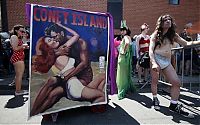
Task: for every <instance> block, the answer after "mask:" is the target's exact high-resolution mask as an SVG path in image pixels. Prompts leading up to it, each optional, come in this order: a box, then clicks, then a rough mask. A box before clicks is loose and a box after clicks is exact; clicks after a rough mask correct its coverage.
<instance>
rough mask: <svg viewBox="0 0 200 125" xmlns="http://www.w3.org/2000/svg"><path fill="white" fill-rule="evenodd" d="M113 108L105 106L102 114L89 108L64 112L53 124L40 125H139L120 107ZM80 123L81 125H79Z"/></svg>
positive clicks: (47, 122) (43, 123)
mask: <svg viewBox="0 0 200 125" xmlns="http://www.w3.org/2000/svg"><path fill="white" fill-rule="evenodd" d="M114 105H115V106H116V107H115V108H113V107H111V106H109V105H106V111H105V112H103V113H94V112H91V110H90V107H80V108H76V109H70V110H67V111H64V113H62V114H61V115H59V116H58V118H57V121H56V122H55V123H54V122H52V121H51V120H44V119H43V120H42V123H41V124H42V125H50V124H52V125H54V124H55V125H59V124H60V125H80V124H81V125H139V123H138V122H137V121H136V120H135V119H134V118H133V117H131V116H130V115H129V114H128V113H127V112H126V111H124V110H123V109H122V108H121V107H120V106H118V105H117V104H114ZM80 121H81V123H80Z"/></svg>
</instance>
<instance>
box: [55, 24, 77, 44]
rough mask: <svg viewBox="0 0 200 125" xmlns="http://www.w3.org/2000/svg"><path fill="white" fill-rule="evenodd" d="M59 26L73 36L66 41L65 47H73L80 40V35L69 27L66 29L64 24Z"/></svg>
mask: <svg viewBox="0 0 200 125" xmlns="http://www.w3.org/2000/svg"><path fill="white" fill-rule="evenodd" d="M58 26H60V27H62V28H64V29H66V30H67V31H68V32H70V33H71V34H72V35H73V36H72V37H71V38H70V39H69V40H67V41H66V43H65V44H64V46H66V47H70V46H71V45H73V44H74V43H75V42H76V41H77V40H78V39H79V37H80V36H79V34H78V33H77V32H75V31H74V30H72V29H70V28H68V27H65V26H63V25H62V24H60V23H58Z"/></svg>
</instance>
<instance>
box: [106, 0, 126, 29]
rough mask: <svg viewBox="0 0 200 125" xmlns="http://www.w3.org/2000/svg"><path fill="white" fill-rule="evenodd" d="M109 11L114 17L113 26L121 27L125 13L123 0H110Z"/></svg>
mask: <svg viewBox="0 0 200 125" xmlns="http://www.w3.org/2000/svg"><path fill="white" fill-rule="evenodd" d="M107 5H108V6H107V11H108V12H109V13H110V14H111V15H112V17H113V26H114V28H115V29H119V28H120V25H121V20H122V15H123V0H108V4H107Z"/></svg>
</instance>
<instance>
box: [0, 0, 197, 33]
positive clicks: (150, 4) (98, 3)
mask: <svg viewBox="0 0 200 125" xmlns="http://www.w3.org/2000/svg"><path fill="white" fill-rule="evenodd" d="M2 1H3V2H2ZM169 1H170V0H57V1H56V0H1V19H0V20H1V26H0V27H1V31H6V30H11V28H12V27H13V26H14V25H15V24H23V25H25V26H28V25H29V24H28V23H27V22H26V16H25V4H26V3H34V4H41V5H49V6H58V7H64V8H72V9H78V10H84V11H95V12H108V8H109V6H110V5H112V4H108V2H120V3H121V4H119V5H121V6H122V12H121V11H120V12H119V16H121V18H122V19H125V20H126V22H127V25H128V27H129V28H130V29H131V31H132V34H131V36H134V35H135V34H139V33H140V26H141V25H142V24H143V23H147V24H149V27H150V31H149V34H151V33H152V32H153V31H154V29H155V24H156V21H157V19H158V17H159V16H160V15H162V14H166V13H167V14H170V15H172V16H173V17H174V18H175V22H176V24H177V32H180V31H181V30H183V28H184V25H185V24H187V23H195V22H198V21H199V20H200V2H199V0H179V3H178V5H173V4H169ZM175 1H176V0H175ZM113 5H114V4H113ZM2 7H3V9H2ZM113 7H115V6H113ZM118 7H119V6H118ZM113 15H114V17H113V18H114V22H115V19H117V20H116V21H119V19H120V18H117V14H116V13H115V14H113ZM2 17H3V18H2ZM6 21H7V22H6ZM114 32H115V34H119V33H120V31H119V27H116V26H115V30H114Z"/></svg>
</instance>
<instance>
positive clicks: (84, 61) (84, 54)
mask: <svg viewBox="0 0 200 125" xmlns="http://www.w3.org/2000/svg"><path fill="white" fill-rule="evenodd" d="M78 42H79V44H80V60H81V62H80V63H79V64H78V65H77V66H76V67H75V69H74V70H73V71H72V72H71V73H69V74H68V75H67V76H66V77H65V80H68V79H69V78H71V77H73V76H75V75H76V74H78V73H79V72H80V71H82V70H83V69H85V68H86V67H87V66H88V63H89V55H88V50H87V44H86V42H85V41H84V40H83V39H79V40H78Z"/></svg>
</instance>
